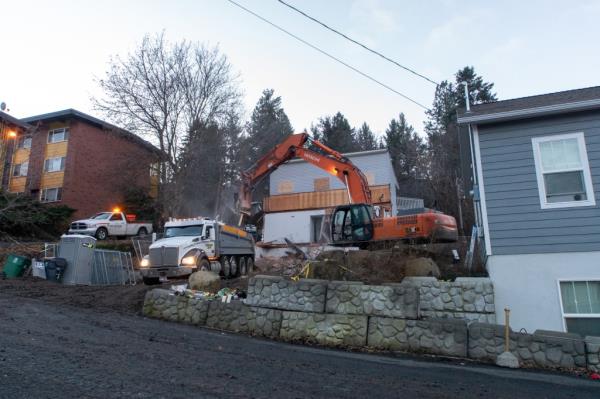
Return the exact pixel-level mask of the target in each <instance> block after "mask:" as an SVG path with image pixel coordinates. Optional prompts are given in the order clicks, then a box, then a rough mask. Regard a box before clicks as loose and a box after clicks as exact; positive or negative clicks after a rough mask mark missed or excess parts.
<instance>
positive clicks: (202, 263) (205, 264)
mask: <svg viewBox="0 0 600 399" xmlns="http://www.w3.org/2000/svg"><path fill="white" fill-rule="evenodd" d="M198 270H206V271H210V262H209V261H208V259H206V258H202V259H200V260H199V261H198Z"/></svg>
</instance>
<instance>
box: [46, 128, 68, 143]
mask: <svg viewBox="0 0 600 399" xmlns="http://www.w3.org/2000/svg"><path fill="white" fill-rule="evenodd" d="M59 130H62V133H63V139H62V140H59V141H50V136H51V135H53V134H55V133H57V132H58V131H59ZM68 135H69V128H68V127H66V126H65V127H57V128H56V129H50V130H48V136H47V137H46V144H56V143H62V142H65V141H69V137H68ZM65 136H67V138H65Z"/></svg>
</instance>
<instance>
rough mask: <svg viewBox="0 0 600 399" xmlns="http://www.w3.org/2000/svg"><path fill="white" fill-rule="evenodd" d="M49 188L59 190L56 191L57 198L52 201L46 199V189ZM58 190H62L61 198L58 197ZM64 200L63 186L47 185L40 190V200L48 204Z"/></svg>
mask: <svg viewBox="0 0 600 399" xmlns="http://www.w3.org/2000/svg"><path fill="white" fill-rule="evenodd" d="M48 190H57V192H56V197H57V198H56V199H55V200H52V201H44V191H46V192H47V191H48ZM58 190H61V192H60V198H58ZM60 201H62V187H46V188H43V189H41V190H40V202H42V203H44V204H48V203H50V202H60Z"/></svg>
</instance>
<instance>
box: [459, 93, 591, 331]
mask: <svg viewBox="0 0 600 399" xmlns="http://www.w3.org/2000/svg"><path fill="white" fill-rule="evenodd" d="M458 122H459V124H460V125H461V130H462V131H463V133H464V134H468V135H469V136H470V139H471V144H472V166H473V171H474V179H473V180H474V181H473V188H474V194H475V196H474V198H475V200H476V201H475V207H476V215H477V219H478V224H479V225H480V228H481V231H482V234H483V238H484V240H485V252H486V255H487V261H486V266H487V269H488V272H489V274H490V277H491V279H492V280H493V282H494V286H495V293H496V307H497V309H496V316H497V318H498V320H502V319H503V318H502V315H503V309H504V307H506V306H508V307H509V308H510V309H511V326H512V327H513V329H516V330H519V329H521V328H525V329H526V330H527V331H533V330H535V329H548V330H562V331H568V332H577V333H581V334H582V335H600V205H599V204H597V203H596V197H599V200H600V87H591V88H586V89H579V90H570V91H565V92H559V93H551V94H544V95H539V96H532V97H524V98H518V99H513V100H506V101H498V102H495V103H490V104H481V105H475V106H472V107H471V110H470V111H469V112H466V111H463V112H460V113H459V116H458Z"/></svg>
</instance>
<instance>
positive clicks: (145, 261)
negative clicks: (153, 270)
mask: <svg viewBox="0 0 600 399" xmlns="http://www.w3.org/2000/svg"><path fill="white" fill-rule="evenodd" d="M148 266H150V259H148V258H143V259H142V260H141V261H140V267H148Z"/></svg>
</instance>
